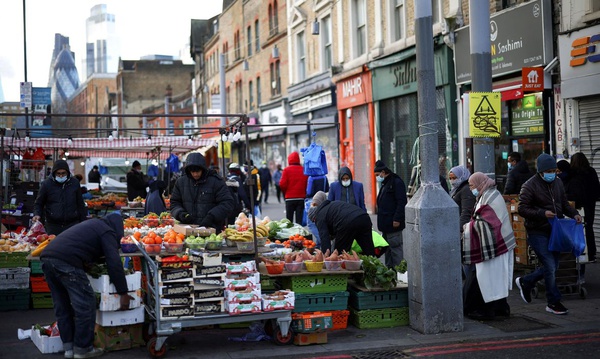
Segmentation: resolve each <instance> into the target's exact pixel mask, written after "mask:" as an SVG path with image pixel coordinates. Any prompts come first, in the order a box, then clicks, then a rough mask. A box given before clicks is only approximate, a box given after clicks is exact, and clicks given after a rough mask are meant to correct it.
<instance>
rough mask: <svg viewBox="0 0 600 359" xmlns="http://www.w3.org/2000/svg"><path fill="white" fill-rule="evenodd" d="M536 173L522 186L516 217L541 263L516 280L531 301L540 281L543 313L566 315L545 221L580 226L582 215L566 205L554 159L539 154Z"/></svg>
mask: <svg viewBox="0 0 600 359" xmlns="http://www.w3.org/2000/svg"><path fill="white" fill-rule="evenodd" d="M536 167H537V171H538V173H537V174H536V175H534V176H533V177H531V178H530V179H529V180H528V181H527V182H525V183H524V184H523V188H522V189H521V193H520V194H519V214H520V215H521V216H522V217H523V218H525V229H526V230H527V243H528V244H529V245H530V246H531V248H533V251H534V252H535V255H536V256H537V258H538V260H539V261H540V264H541V267H538V268H537V269H536V270H535V271H533V272H532V273H529V274H527V275H525V276H523V277H518V278H517V279H515V282H516V284H517V287H519V290H520V291H521V297H522V298H523V300H524V301H525V302H527V303H530V302H531V289H532V288H533V287H534V286H535V283H537V282H538V281H539V280H541V279H542V278H543V279H544V282H545V284H546V298H547V300H548V305H547V306H546V311H547V312H550V313H553V314H567V313H568V309H567V308H565V307H564V306H563V305H562V303H561V302H560V299H561V295H560V291H559V290H558V287H557V286H556V271H557V269H558V259H559V256H560V253H559V252H553V251H550V250H548V243H549V238H550V234H551V232H552V226H551V225H550V222H549V221H548V219H550V218H554V217H558V218H562V217H563V215H567V216H569V217H571V218H574V219H575V220H576V221H577V223H581V216H580V215H579V212H577V210H575V208H573V207H571V206H570V205H569V202H568V201H567V195H566V194H565V189H564V187H563V184H562V181H560V180H559V181H556V160H555V159H554V157H552V156H550V155H549V154H546V153H542V154H541V155H539V156H538V158H537V160H536Z"/></svg>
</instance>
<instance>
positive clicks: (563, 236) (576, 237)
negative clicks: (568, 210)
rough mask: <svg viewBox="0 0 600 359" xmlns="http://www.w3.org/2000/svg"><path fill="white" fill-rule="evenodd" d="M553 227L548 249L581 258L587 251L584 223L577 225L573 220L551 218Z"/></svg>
mask: <svg viewBox="0 0 600 359" xmlns="http://www.w3.org/2000/svg"><path fill="white" fill-rule="evenodd" d="M549 222H550V225H551V226H552V232H551V233H550V239H549V242H548V249H549V250H551V251H554V252H572V253H573V255H574V256H576V257H579V256H580V255H581V254H582V253H583V251H584V250H585V236H584V234H583V223H579V224H577V221H576V220H574V219H572V218H557V217H554V218H551V219H549Z"/></svg>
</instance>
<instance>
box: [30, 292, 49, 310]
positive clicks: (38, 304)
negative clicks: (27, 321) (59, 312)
mask: <svg viewBox="0 0 600 359" xmlns="http://www.w3.org/2000/svg"><path fill="white" fill-rule="evenodd" d="M31 303H32V307H33V309H48V308H54V303H53V302H52V294H50V293H31Z"/></svg>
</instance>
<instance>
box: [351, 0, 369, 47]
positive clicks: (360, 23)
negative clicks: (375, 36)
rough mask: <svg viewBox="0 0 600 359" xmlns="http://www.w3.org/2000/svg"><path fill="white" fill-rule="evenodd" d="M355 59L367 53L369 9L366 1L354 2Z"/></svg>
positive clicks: (357, 0)
mask: <svg viewBox="0 0 600 359" xmlns="http://www.w3.org/2000/svg"><path fill="white" fill-rule="evenodd" d="M352 13H353V16H352V19H353V24H352V25H353V29H352V30H353V31H352V34H353V35H354V41H353V42H354V57H359V56H361V55H362V54H364V53H366V52H367V8H366V6H365V0H353V1H352Z"/></svg>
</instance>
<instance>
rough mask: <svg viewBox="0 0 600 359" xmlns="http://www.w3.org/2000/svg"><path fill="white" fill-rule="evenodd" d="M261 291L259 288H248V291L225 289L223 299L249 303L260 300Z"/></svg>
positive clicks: (231, 301)
mask: <svg viewBox="0 0 600 359" xmlns="http://www.w3.org/2000/svg"><path fill="white" fill-rule="evenodd" d="M260 298H261V292H260V289H258V290H256V289H253V290H250V291H239V292H236V291H233V290H226V291H225V300H227V301H228V302H230V303H250V302H257V301H260Z"/></svg>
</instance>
